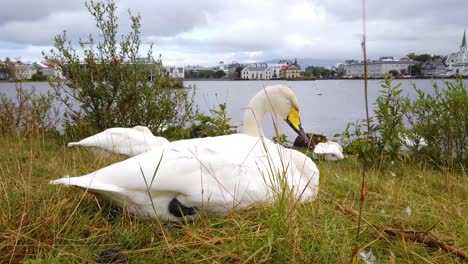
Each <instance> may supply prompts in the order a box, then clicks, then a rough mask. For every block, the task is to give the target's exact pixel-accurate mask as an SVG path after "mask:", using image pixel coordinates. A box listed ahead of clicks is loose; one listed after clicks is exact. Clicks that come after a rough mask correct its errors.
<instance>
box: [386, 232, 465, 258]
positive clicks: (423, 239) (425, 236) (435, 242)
mask: <svg viewBox="0 0 468 264" xmlns="http://www.w3.org/2000/svg"><path fill="white" fill-rule="evenodd" d="M384 232H385V233H387V234H389V235H391V236H394V237H398V236H400V235H401V236H402V237H403V238H405V239H409V240H412V241H416V242H419V243H424V244H426V245H427V246H429V247H439V248H441V249H443V250H445V251H447V252H449V253H452V254H455V255H456V256H458V257H459V258H461V259H468V252H466V251H464V250H463V249H460V248H456V247H454V246H452V245H449V244H447V243H445V242H444V241H442V240H441V239H440V238H438V237H437V236H436V235H434V234H433V233H432V232H431V231H429V232H423V231H414V230H405V229H392V228H385V229H384Z"/></svg>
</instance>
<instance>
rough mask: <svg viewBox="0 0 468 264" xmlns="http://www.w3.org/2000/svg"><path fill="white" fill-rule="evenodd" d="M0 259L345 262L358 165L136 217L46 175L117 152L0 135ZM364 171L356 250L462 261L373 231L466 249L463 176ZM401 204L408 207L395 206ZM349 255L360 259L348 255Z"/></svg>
mask: <svg viewBox="0 0 468 264" xmlns="http://www.w3.org/2000/svg"><path fill="white" fill-rule="evenodd" d="M0 144H1V145H2V151H1V152H0V263H8V262H11V263H17V262H26V263H73V262H77V263H83V262H93V261H95V260H96V259H97V256H98V255H99V253H100V252H102V251H104V250H108V249H117V250H121V251H122V252H123V253H124V254H125V255H126V256H127V257H128V259H129V260H130V263H166V262H170V263H174V262H177V263H191V262H193V263H200V262H210V263H213V262H215V263H226V262H241V263H242V262H245V263H260V262H266V263H272V262H278V263H289V262H293V263H343V262H344V263H348V262H349V260H350V256H351V253H352V249H353V246H354V242H355V239H356V231H357V223H356V221H355V220H353V219H354V215H353V213H352V212H357V211H358V209H359V195H360V180H361V170H360V168H359V165H358V163H356V162H355V161H354V160H353V159H352V158H348V159H346V160H344V161H341V162H331V163H326V162H318V163H317V165H318V167H319V169H320V174H321V175H320V189H321V191H320V195H319V197H318V198H317V199H316V200H315V201H314V202H311V203H307V204H300V205H295V204H293V203H291V202H290V201H288V200H287V199H285V200H281V201H280V202H278V203H276V204H273V205H264V204H259V205H256V206H252V207H250V208H246V209H243V210H238V211H231V212H229V213H228V214H225V215H219V216H215V217H210V218H201V219H199V220H197V221H195V222H193V223H188V224H174V223H163V222H157V221H156V222H150V221H142V220H139V219H136V218H134V217H132V216H130V215H128V214H126V213H125V212H124V211H122V210H119V209H115V208H113V207H111V206H110V205H109V204H107V203H106V202H103V201H101V200H99V199H97V198H96V197H95V196H93V195H91V194H89V193H86V192H85V191H84V190H82V189H78V188H66V187H62V186H53V185H49V184H48V182H49V180H52V179H56V178H60V177H63V176H64V175H67V174H70V175H81V174H84V173H88V172H91V171H94V170H97V169H98V168H102V167H103V166H105V165H108V164H111V163H113V162H115V161H117V160H98V159H96V158H95V157H94V156H93V155H91V154H88V153H87V152H85V151H83V150H79V149H68V148H66V147H65V145H66V144H65V142H62V140H61V139H50V138H47V139H46V138H39V139H29V138H21V137H8V138H0ZM393 172H394V173H395V174H396V176H391V175H390V174H388V175H386V174H385V175H383V174H380V173H378V172H377V171H370V172H369V173H368V175H367V197H366V202H365V204H364V208H363V218H364V220H365V222H364V223H363V225H362V228H361V234H360V245H361V247H362V248H363V249H362V250H364V251H366V252H368V251H369V250H370V249H372V252H373V253H374V255H375V256H376V257H377V261H376V263H461V262H462V260H461V259H460V258H458V257H457V256H455V255H452V254H450V253H447V252H445V251H443V250H440V249H438V248H430V247H428V246H427V245H425V244H420V243H416V242H412V241H408V240H402V239H401V237H400V238H393V237H389V236H387V235H385V234H384V233H383V228H385V227H388V228H402V226H404V227H405V228H406V229H411V230H419V231H424V230H427V229H430V228H432V233H434V234H436V235H437V236H438V237H439V238H441V239H442V240H444V241H445V242H448V243H450V244H452V245H453V246H455V247H457V248H461V249H464V250H465V251H466V250H468V223H467V222H468V208H467V200H468V177H467V175H466V174H461V173H458V174H457V173H453V172H444V171H440V170H433V169H431V168H429V167H423V166H421V165H410V164H406V165H403V166H402V167H399V168H395V170H394V171H393ZM407 207H409V208H411V212H412V213H411V215H410V216H408V215H407V213H406V212H405V209H406V208H407ZM358 263H363V261H362V260H360V259H359V260H358Z"/></svg>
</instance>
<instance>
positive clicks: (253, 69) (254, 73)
mask: <svg viewBox="0 0 468 264" xmlns="http://www.w3.org/2000/svg"><path fill="white" fill-rule="evenodd" d="M272 76H273V74H272V70H271V68H269V67H268V65H267V64H265V63H254V64H251V65H249V66H247V67H245V68H244V69H242V71H241V78H242V79H244V80H269V79H271V78H272Z"/></svg>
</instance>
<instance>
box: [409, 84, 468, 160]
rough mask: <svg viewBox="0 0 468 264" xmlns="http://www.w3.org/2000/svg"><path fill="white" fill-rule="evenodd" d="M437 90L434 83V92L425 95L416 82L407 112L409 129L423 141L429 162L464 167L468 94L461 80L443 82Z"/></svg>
mask: <svg viewBox="0 0 468 264" xmlns="http://www.w3.org/2000/svg"><path fill="white" fill-rule="evenodd" d="M445 85H446V89H443V90H441V89H439V86H438V85H437V83H436V82H433V84H432V87H433V91H434V95H430V94H425V93H424V92H423V91H422V90H420V89H418V88H417V87H416V85H413V88H414V89H415V90H416V92H417V93H418V99H417V100H415V101H414V102H413V103H412V105H411V113H410V114H409V115H408V120H409V123H410V124H411V126H412V131H413V132H414V133H416V134H417V135H420V136H422V137H423V138H424V139H425V140H426V143H427V148H426V151H425V154H426V155H427V158H429V160H431V161H432V162H435V163H439V164H442V165H450V164H452V163H453V162H457V163H462V164H464V166H465V167H466V165H467V163H468V162H467V157H466V150H467V148H468V94H467V90H466V87H465V85H464V84H463V80H462V79H461V78H457V79H456V80H455V81H453V82H449V81H447V82H445Z"/></svg>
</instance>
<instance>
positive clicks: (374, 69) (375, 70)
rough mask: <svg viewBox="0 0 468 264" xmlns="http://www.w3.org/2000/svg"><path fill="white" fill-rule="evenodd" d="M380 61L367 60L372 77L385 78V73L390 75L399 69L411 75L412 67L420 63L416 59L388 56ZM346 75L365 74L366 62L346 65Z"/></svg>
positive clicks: (368, 73) (368, 72) (369, 73)
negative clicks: (397, 58)
mask: <svg viewBox="0 0 468 264" xmlns="http://www.w3.org/2000/svg"><path fill="white" fill-rule="evenodd" d="M382 58H384V59H382ZM382 58H381V60H378V61H369V62H367V76H368V77H370V78H383V77H384V76H385V75H389V74H390V71H393V70H395V71H397V72H398V73H400V74H409V75H411V69H410V67H411V66H413V65H416V64H418V62H416V61H407V60H403V61H395V60H390V59H389V58H388V57H382ZM345 75H346V76H347V77H359V78H362V77H363V76H364V63H362V62H359V63H352V64H347V65H345Z"/></svg>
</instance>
